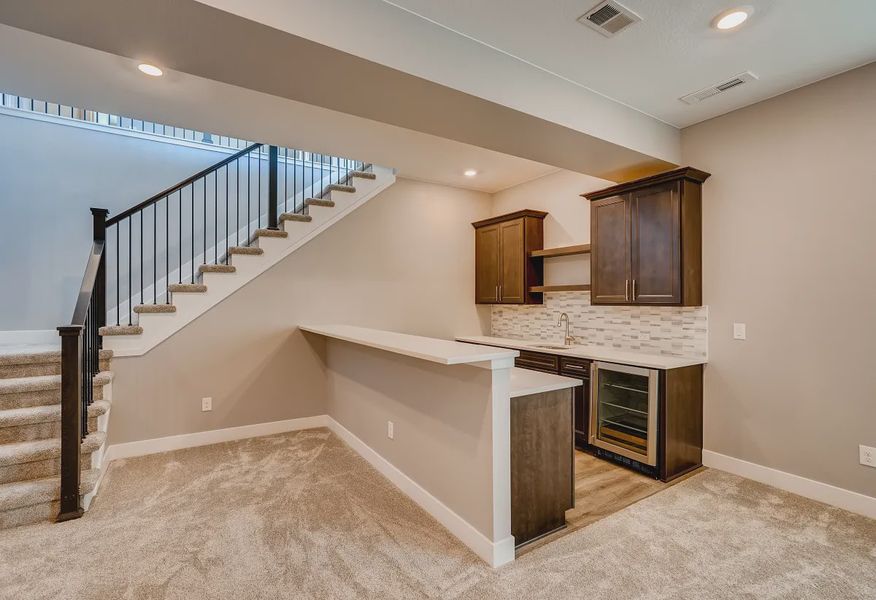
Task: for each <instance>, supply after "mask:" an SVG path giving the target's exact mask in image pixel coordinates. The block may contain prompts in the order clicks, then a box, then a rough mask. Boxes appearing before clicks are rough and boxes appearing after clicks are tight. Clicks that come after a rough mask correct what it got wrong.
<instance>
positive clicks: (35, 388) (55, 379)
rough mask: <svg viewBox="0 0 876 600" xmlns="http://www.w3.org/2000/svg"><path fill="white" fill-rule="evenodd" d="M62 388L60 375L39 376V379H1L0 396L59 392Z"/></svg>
mask: <svg viewBox="0 0 876 600" xmlns="http://www.w3.org/2000/svg"><path fill="white" fill-rule="evenodd" d="M60 388H61V376H60V375H39V376H37V377H13V378H10V379H0V394H22V393H26V392H40V391H43V390H57V389H60Z"/></svg>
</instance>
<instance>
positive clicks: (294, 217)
mask: <svg viewBox="0 0 876 600" xmlns="http://www.w3.org/2000/svg"><path fill="white" fill-rule="evenodd" d="M280 220H281V221H299V222H301V223H310V222H311V221H312V220H313V217H311V216H310V215H302V214H300V213H283V214H282V215H280Z"/></svg>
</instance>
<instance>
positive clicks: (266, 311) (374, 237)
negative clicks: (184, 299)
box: [109, 179, 491, 444]
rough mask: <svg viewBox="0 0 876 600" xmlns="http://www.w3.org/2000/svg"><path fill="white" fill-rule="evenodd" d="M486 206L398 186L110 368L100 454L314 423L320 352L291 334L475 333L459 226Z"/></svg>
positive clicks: (482, 315)
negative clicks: (351, 330)
mask: <svg viewBox="0 0 876 600" xmlns="http://www.w3.org/2000/svg"><path fill="white" fill-rule="evenodd" d="M490 206H491V201H490V196H489V195H487V194H483V193H479V192H470V191H465V190H460V189H455V188H448V187H442V186H438V185H432V184H425V183H419V182H414V181H409V180H404V179H400V180H398V182H397V183H396V184H395V185H393V186H392V187H390V188H389V189H387V190H386V191H384V192H383V193H381V194H380V195H378V196H376V197H375V198H373V199H372V200H371V201H370V202H368V203H367V204H365V205H364V206H363V207H361V208H359V209H358V210H356V211H355V212H353V213H352V214H350V215H349V216H347V217H346V218H344V219H343V220H341V221H340V222H338V223H337V224H335V225H334V226H333V227H331V228H330V229H328V230H327V231H326V232H324V233H323V234H322V235H320V236H319V237H317V238H316V239H315V240H314V241H312V242H311V243H309V244H307V245H306V246H304V247H303V248H301V249H300V250H298V251H297V252H295V253H294V254H292V255H291V256H290V257H289V258H287V259H286V260H284V261H282V262H280V263H279V264H278V265H276V266H275V267H274V268H272V269H271V270H269V271H267V272H266V273H265V274H263V275H262V276H260V277H258V278H257V279H255V280H254V281H252V282H251V283H250V284H249V285H247V286H244V287H243V288H242V289H241V290H239V291H238V292H236V293H235V294H234V295H232V296H231V297H229V298H228V299H226V300H225V301H223V302H222V303H221V304H219V305H218V306H217V307H215V308H214V309H213V310H210V311H208V312H207V313H206V314H204V315H203V316H202V317H200V318H199V319H197V320H196V321H194V322H193V323H192V324H191V325H189V326H188V327H186V328H184V329H183V330H182V331H180V332H179V333H177V334H176V335H174V336H173V337H171V338H170V339H168V340H167V341H166V342H164V343H162V344H161V345H159V346H158V347H156V348H155V349H153V350H152V351H150V352H149V353H148V354H146V355H145V356H142V357H136V358H120V359H116V360H114V361H113V370H114V372H115V374H116V380H115V383H114V404H113V416H112V420H111V423H110V430H109V435H110V443H111V444H117V443H123V442H130V441H135V440H143V439H151V438H157V437H164V436H169V435H175V434H182V433H191V432H196V431H206V430H210V429H219V428H224V427H234V426H238V425H248V424H253V423H262V422H267V421H275V420H281V419H291V418H296V417H304V416H310V415H315V414H323V413H324V412H325V396H326V387H325V385H326V383H325V374H324V364H323V357H322V356H321V351H322V349H321V348H320V346H319V345H318V344H312V343H308V341H307V340H305V339H304V337H303V335H302V334H301V333H300V332H298V331H296V327H297V325H298V324H299V323H305V322H315V323H318V322H331V323H353V324H356V325H362V326H370V327H377V328H384V329H394V330H398V331H405V332H409V333H415V334H420V335H427V336H434V337H447V338H450V337H452V336H454V335H455V334H464V333H468V334H470V333H472V332H475V333H478V332H481V331H483V330H484V329H483V328H484V327H487V326H488V320H489V312H488V311H487V310H486V309H483V308H478V307H476V306H475V304H474V303H473V301H472V299H473V297H474V264H473V262H474V261H473V260H472V257H473V256H474V236H473V235H472V233H471V225H470V223H471V222H472V221H475V220H478V219H483V218H486V217H487V216H489V214H490ZM317 210H318V209H317ZM205 396H210V397H212V398H213V411H212V412H207V413H202V412H201V410H200V401H201V398H202V397H205Z"/></svg>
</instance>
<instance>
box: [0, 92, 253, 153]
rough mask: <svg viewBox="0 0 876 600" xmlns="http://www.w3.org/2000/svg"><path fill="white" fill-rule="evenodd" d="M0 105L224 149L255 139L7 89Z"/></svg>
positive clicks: (237, 148) (2, 94) (0, 95)
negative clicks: (135, 116)
mask: <svg viewBox="0 0 876 600" xmlns="http://www.w3.org/2000/svg"><path fill="white" fill-rule="evenodd" d="M0 107H3V108H14V109H17V110H22V111H28V112H31V113H35V114H38V115H48V116H50V117H56V118H61V119H72V120H74V121H79V122H83V123H90V124H92V125H100V126H104V127H108V128H110V129H117V130H122V131H132V132H134V133H147V134H151V135H156V136H161V137H167V138H173V139H177V140H183V141H186V142H194V143H197V144H210V145H212V146H219V147H223V148H233V149H234V150H240V149H241V148H245V147H247V146H249V145H251V144H252V142H248V141H246V140H242V139H240V138H235V137H229V136H227V135H220V134H217V133H210V132H207V131H198V130H196V129H188V128H186V127H177V126H175V125H167V124H165V123H155V122H154V121H146V120H144V119H135V118H134V117H126V116H124V115H116V114H113V113H106V112H101V111H99V110H94V109H91V108H82V107H78V106H71V105H69V104H61V103H59V102H52V101H51V100H40V99H37V98H30V97H27V96H20V95H18V94H10V93H6V92H0Z"/></svg>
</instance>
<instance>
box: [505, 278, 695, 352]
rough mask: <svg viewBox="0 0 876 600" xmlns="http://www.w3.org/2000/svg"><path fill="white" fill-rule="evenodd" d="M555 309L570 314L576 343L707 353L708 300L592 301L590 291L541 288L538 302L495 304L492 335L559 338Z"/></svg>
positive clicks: (528, 338)
mask: <svg viewBox="0 0 876 600" xmlns="http://www.w3.org/2000/svg"><path fill="white" fill-rule="evenodd" d="M560 313H566V314H568V315H569V323H570V332H571V334H572V335H573V336H575V337H576V338H578V343H581V344H592V345H595V346H608V347H611V348H618V349H622V350H635V351H639V352H648V353H652V354H666V355H671V356H691V357H696V358H707V356H708V341H709V308H708V307H707V306H702V307H672V306H592V305H591V304H590V293H589V292H559V293H549V294H545V295H544V304H543V305H529V306H515V305H509V304H503V305H494V306H493V308H492V315H491V319H490V321H491V329H492V335H494V336H497V337H506V338H515V339H527V340H536V339H537V340H542V341H546V342H558V343H562V342H563V335H564V334H565V329H564V328H563V327H559V326H557V319H558V318H559V316H560Z"/></svg>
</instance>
